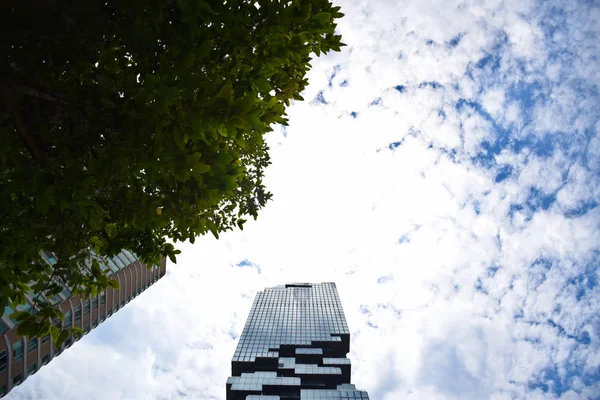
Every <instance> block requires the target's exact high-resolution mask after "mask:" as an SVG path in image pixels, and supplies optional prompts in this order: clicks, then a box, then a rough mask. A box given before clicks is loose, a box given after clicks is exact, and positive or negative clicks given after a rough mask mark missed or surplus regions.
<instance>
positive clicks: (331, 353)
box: [226, 282, 369, 400]
mask: <svg viewBox="0 0 600 400" xmlns="http://www.w3.org/2000/svg"><path fill="white" fill-rule="evenodd" d="M349 351H350V332H349V331H348V326H347V324H346V318H345V317H344V311H343V309H342V304H341V303H340V299H339V296H338V293H337V288H336V286H335V283H332V282H330V283H312V284H311V283H293V284H287V285H282V286H277V287H274V288H268V289H266V290H265V291H263V292H259V293H258V294H257V295H256V298H255V299H254V304H253V305H252V309H251V310H250V315H249V316H248V320H247V321H246V326H245V327H244V330H243V332H242V336H241V337H240V341H239V343H238V346H237V348H236V350H235V353H234V355H233V359H232V361H231V374H232V376H231V377H229V378H228V379H227V385H226V390H227V400H292V399H294V400H313V399H314V400H317V399H322V400H333V399H340V400H341V399H344V400H345V399H368V398H369V396H368V394H367V392H364V391H360V390H356V388H355V387H354V385H352V384H350V360H349V359H347V358H346V355H347V354H348V352H349Z"/></svg>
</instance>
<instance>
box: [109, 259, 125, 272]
mask: <svg viewBox="0 0 600 400" xmlns="http://www.w3.org/2000/svg"><path fill="white" fill-rule="evenodd" d="M112 260H113V261H114V262H115V263H116V264H117V266H118V267H119V269H123V268H125V263H124V262H123V261H121V259H120V258H119V257H113V258H112Z"/></svg>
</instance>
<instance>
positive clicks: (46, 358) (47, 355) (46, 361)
mask: <svg viewBox="0 0 600 400" xmlns="http://www.w3.org/2000/svg"><path fill="white" fill-rule="evenodd" d="M49 361H50V354H46V355H44V357H42V364H44V365H46V364H48V362H49Z"/></svg>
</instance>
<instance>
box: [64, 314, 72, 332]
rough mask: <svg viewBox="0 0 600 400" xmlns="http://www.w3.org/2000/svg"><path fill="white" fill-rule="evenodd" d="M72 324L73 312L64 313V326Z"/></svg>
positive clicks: (68, 326)
mask: <svg viewBox="0 0 600 400" xmlns="http://www.w3.org/2000/svg"><path fill="white" fill-rule="evenodd" d="M72 325H73V314H72V313H71V311H67V312H66V313H65V327H67V328H70V327H71V326H72Z"/></svg>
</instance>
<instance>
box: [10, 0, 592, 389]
mask: <svg viewBox="0 0 600 400" xmlns="http://www.w3.org/2000/svg"><path fill="white" fill-rule="evenodd" d="M551 3H552V4H549V2H543V3H542V2H534V1H501V0H497V1H485V2H484V1H473V2H447V1H442V0H439V1H433V2H423V1H409V0H406V1H398V2H392V1H369V2H366V1H347V2H340V5H341V6H342V7H343V12H345V13H346V17H345V18H344V19H343V20H342V21H341V22H340V24H339V31H340V32H341V33H342V34H343V36H344V42H345V43H347V44H348V47H346V48H344V51H343V52H342V53H340V54H332V55H329V56H327V57H324V58H319V59H318V60H315V61H313V64H314V68H313V70H312V71H311V72H310V75H309V80H310V82H311V84H310V87H309V88H307V89H306V91H305V93H304V94H303V96H304V98H306V99H307V102H304V103H296V104H294V105H293V106H292V107H291V108H290V109H289V116H290V126H289V127H287V128H286V130H285V133H286V135H285V136H284V135H282V134H281V131H279V130H276V132H274V133H273V134H271V135H270V136H269V138H268V140H269V143H270V146H271V150H272V161H273V164H272V166H271V167H270V169H269V171H268V174H267V177H266V184H267V185H268V187H269V189H270V190H271V191H272V192H273V195H274V196H273V201H272V202H271V203H270V204H269V205H268V206H267V207H266V208H265V209H264V210H263V212H262V213H261V215H260V217H259V219H258V220H257V221H250V222H249V223H248V225H247V226H246V228H245V230H244V231H243V232H231V233H227V234H224V235H222V238H221V240H219V241H216V240H214V239H212V238H210V237H205V238H203V239H201V240H199V241H197V242H196V244H195V245H193V246H192V245H189V244H186V245H184V246H182V250H183V253H182V254H181V256H180V257H179V259H180V262H179V264H177V265H176V266H174V265H169V274H168V276H167V277H166V278H165V279H163V280H161V281H159V283H158V284H157V285H155V286H153V287H152V288H151V289H149V290H148V291H147V292H146V293H144V294H143V295H142V296H140V298H139V299H136V300H135V301H134V302H133V303H132V304H131V305H129V306H127V307H126V308H125V309H124V310H122V311H120V312H119V313H117V314H116V315H115V316H114V317H112V318H111V319H110V320H109V321H108V322H106V323H105V324H103V325H102V326H101V327H99V328H98V329H97V330H96V331H94V332H93V333H91V334H90V335H89V336H87V337H85V338H84V339H83V340H82V341H81V342H79V343H77V345H76V346H74V347H73V348H72V349H70V350H68V351H66V352H65V354H64V355H62V356H61V357H59V358H58V359H56V360H55V361H53V362H52V363H51V364H50V365H49V366H47V367H45V368H44V369H42V371H40V372H39V373H38V374H36V377H35V378H32V379H28V380H27V381H26V382H25V383H24V384H23V385H21V386H20V387H19V388H17V389H16V390H15V391H14V392H13V397H14V398H63V399H68V398H81V397H84V396H85V397H87V398H103V399H104V398H123V399H148V398H157V399H172V398H180V397H184V396H187V397H188V398H202V399H205V398H206V399H209V398H214V399H222V398H224V392H225V381H226V379H227V376H228V375H229V373H230V359H231V357H232V355H233V350H234V348H235V344H236V341H237V339H238V337H239V335H240V333H241V330H242V328H243V325H244V323H245V319H246V317H247V313H248V311H249V309H250V306H251V303H252V299H253V297H254V294H255V293H256V291H258V290H262V289H263V288H264V287H267V286H274V285H277V284H281V283H283V282H288V281H335V282H336V283H337V285H338V289H339V292H340V296H341V299H342V303H343V305H344V309H345V311H346V316H347V319H348V324H349V326H350V329H351V337H352V343H351V354H350V357H351V359H352V362H353V369H352V370H353V381H354V382H355V383H356V384H357V386H358V387H360V388H364V389H366V390H368V391H369V392H370V395H371V398H373V399H377V400H379V399H383V400H395V399H399V398H402V399H488V398H489V399H497V400H500V399H514V398H529V399H565V400H566V399H570V400H571V399H587V398H597V396H598V393H600V384H599V383H598V382H599V381H600V357H599V356H598V354H600V318H599V317H598V315H599V314H598V311H599V310H600V304H599V300H598V299H599V298H600V286H599V285H598V283H600V276H599V273H598V257H599V255H600V245H599V244H600V209H599V208H598V203H597V202H598V199H599V198H600V197H599V194H600V185H599V184H598V182H599V180H598V177H599V176H600V150H599V149H600V145H599V143H600V141H599V139H598V132H599V129H598V127H599V126H600V122H599V111H598V110H599V109H600V107H599V105H600V101H599V95H598V88H599V85H600V75H598V73H597V60H598V56H599V55H600V40H598V36H599V35H598V33H599V30H600V28H599V24H598V21H600V9H599V8H598V6H597V5H595V4H594V3H589V2H588V3H586V4H584V3H583V2H579V1H574V2H558V1H555V2H551ZM312 99H315V101H311V100H312ZM353 113H354V114H353Z"/></svg>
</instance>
